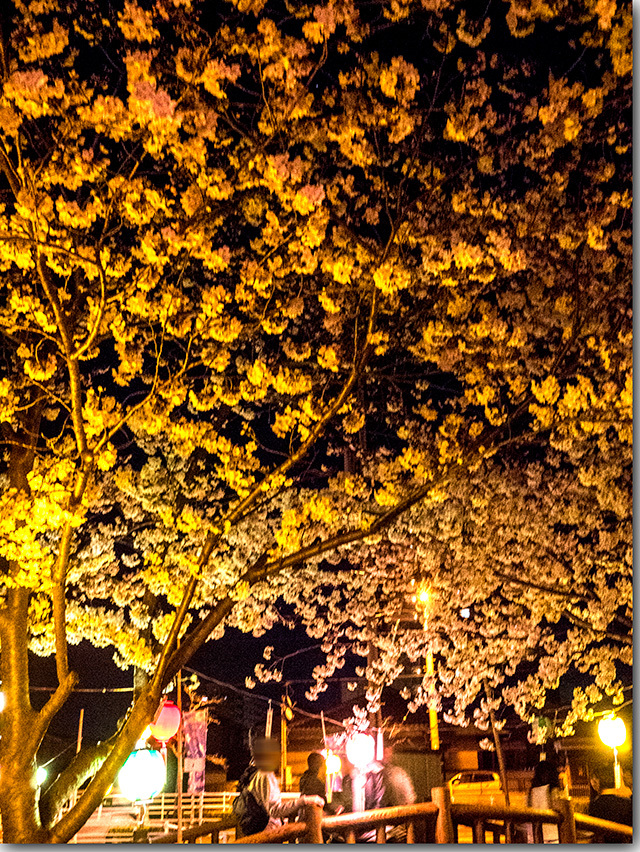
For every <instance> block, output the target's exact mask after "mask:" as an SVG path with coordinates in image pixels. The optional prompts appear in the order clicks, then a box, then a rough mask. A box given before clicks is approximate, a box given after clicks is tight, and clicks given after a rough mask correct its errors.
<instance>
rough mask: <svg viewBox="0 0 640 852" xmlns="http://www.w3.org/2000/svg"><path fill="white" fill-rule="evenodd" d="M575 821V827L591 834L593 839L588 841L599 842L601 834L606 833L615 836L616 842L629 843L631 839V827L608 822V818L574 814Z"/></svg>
mask: <svg viewBox="0 0 640 852" xmlns="http://www.w3.org/2000/svg"><path fill="white" fill-rule="evenodd" d="M575 821H576V828H577V829H581V830H582V831H588V832H590V833H591V834H593V839H592V840H591V841H589V842H592V843H601V842H602V836H603V835H605V834H608V835H609V836H610V837H611V838H612V839H613V838H615V841H616V842H617V843H631V841H632V839H633V829H632V827H631V826H630V825H622V824H621V823H619V822H610V821H609V820H608V819H598V817H592V816H588V815H587V814H575Z"/></svg>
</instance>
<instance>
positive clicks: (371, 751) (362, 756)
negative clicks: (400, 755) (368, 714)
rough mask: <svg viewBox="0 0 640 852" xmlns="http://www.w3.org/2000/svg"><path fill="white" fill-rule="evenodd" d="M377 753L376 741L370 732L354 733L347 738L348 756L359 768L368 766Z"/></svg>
mask: <svg viewBox="0 0 640 852" xmlns="http://www.w3.org/2000/svg"><path fill="white" fill-rule="evenodd" d="M375 753H376V744H375V741H374V739H373V737H370V736H369V735H368V734H354V735H353V736H352V737H350V738H349V739H348V740H347V757H348V758H349V760H350V761H351V763H353V765H354V766H355V767H356V768H357V769H364V767H365V766H368V765H369V764H370V763H371V761H372V760H373V758H374V755H375Z"/></svg>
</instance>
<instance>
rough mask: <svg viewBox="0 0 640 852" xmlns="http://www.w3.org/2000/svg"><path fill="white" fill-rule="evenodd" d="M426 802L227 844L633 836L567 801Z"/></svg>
mask: <svg viewBox="0 0 640 852" xmlns="http://www.w3.org/2000/svg"><path fill="white" fill-rule="evenodd" d="M431 795H432V799H433V801H431V802H424V803H421V804H416V805H405V806H401V807H394V808H379V809H377V810H373V811H363V812H361V813H345V814H340V815H339V816H325V817H323V816H322V810H321V808H319V807H318V806H315V805H312V806H307V807H306V808H305V809H304V811H303V815H304V821H302V822H290V823H287V824H285V825H283V826H281V827H279V828H276V829H272V830H270V831H262V832H260V833H259V834H253V835H250V836H249V837H242V838H238V839H236V840H231V839H229V840H228V841H227V842H230V843H246V844H266V843H289V842H291V841H295V840H296V839H301V840H302V842H303V843H325V842H326V841H327V840H329V839H330V838H332V837H333V838H340V839H343V840H344V842H346V843H356V842H357V841H358V839H362V838H363V835H364V836H367V839H371V840H373V838H374V835H375V842H376V843H386V842H387V833H388V831H390V830H393V829H394V828H395V827H398V826H400V827H401V828H402V832H403V834H402V839H403V841H404V842H406V843H425V842H426V843H434V842H435V843H455V842H459V828H460V826H469V827H470V828H471V830H472V842H473V843H485V842H486V840H487V835H489V836H490V837H491V839H492V840H493V842H498V843H499V842H501V841H502V840H503V839H504V842H506V843H518V842H525V843H526V842H527V837H526V835H524V836H523V827H524V826H526V825H527V824H529V825H531V827H532V835H533V842H534V843H542V842H543V826H545V825H552V826H557V828H558V835H559V842H560V843H576V842H577V833H576V832H577V829H579V830H581V831H582V832H584V831H588V832H590V835H591V836H590V837H588V836H586V835H585V836H584V837H583V838H582V842H586V843H589V842H599V838H601V837H602V835H603V833H606V834H608V835H609V836H610V837H615V838H616V839H617V840H618V841H620V842H630V841H631V838H632V835H633V832H632V829H631V828H630V827H629V826H626V825H620V824H618V823H614V822H609V821H607V820H601V819H596V818H595V817H590V816H586V815H585V814H579V813H577V814H574V811H573V803H572V802H571V800H570V799H565V800H561V802H560V803H559V809H558V810H540V809H537V808H524V807H507V806H501V805H466V804H464V805H463V804H451V801H450V797H449V790H448V788H446V787H439V788H434V789H433V790H432V791H431ZM234 826H235V822H234V818H233V815H227V816H223V817H222V818H220V819H218V820H215V821H212V822H207V823H203V824H202V825H198V826H193V827H191V828H185V829H184V830H183V831H182V840H183V842H185V843H198V842H201V843H202V842H204V843H218V842H219V839H220V833H221V832H222V831H229V830H230V829H232V828H233V827H234ZM176 841H177V835H176V832H171V833H168V834H163V835H160V836H157V837H156V838H155V839H153V840H152V841H151V842H153V843H175V842H176Z"/></svg>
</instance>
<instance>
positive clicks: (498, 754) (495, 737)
mask: <svg viewBox="0 0 640 852" xmlns="http://www.w3.org/2000/svg"><path fill="white" fill-rule="evenodd" d="M484 690H485V692H486V695H487V698H488V700H489V701H493V690H492V689H491V687H490V686H489V684H488V683H486V682H485V685H484ZM489 720H490V721H491V732H492V734H493V741H494V743H495V746H496V757H497V758H498V771H499V772H500V780H501V781H502V789H503V791H504V801H505V804H506V805H507V807H508V806H509V805H510V804H511V803H510V799H509V781H508V778H507V769H506V766H505V763H504V754H503V752H502V742H501V740H500V731H499V730H498V728H497V725H496V714H495V711H494V710H493V708H491V709H490V710H489Z"/></svg>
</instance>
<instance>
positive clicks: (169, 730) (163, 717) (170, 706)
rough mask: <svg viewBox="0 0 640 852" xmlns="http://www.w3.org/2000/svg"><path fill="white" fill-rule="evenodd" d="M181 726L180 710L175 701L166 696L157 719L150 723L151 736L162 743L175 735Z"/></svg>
mask: <svg viewBox="0 0 640 852" xmlns="http://www.w3.org/2000/svg"><path fill="white" fill-rule="evenodd" d="M179 727H180V711H179V710H178V708H177V707H176V705H175V704H174V703H173V701H169V699H168V698H165V700H164V702H163V703H162V704H161V705H160V707H159V708H158V712H157V713H156V717H155V719H154V720H153V722H152V723H151V724H150V725H149V730H150V731H151V736H152V737H155V739H157V740H158V741H159V742H161V743H166V742H167V741H168V740H170V739H171V737H173V736H175V734H176V733H177V732H178V728H179Z"/></svg>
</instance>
